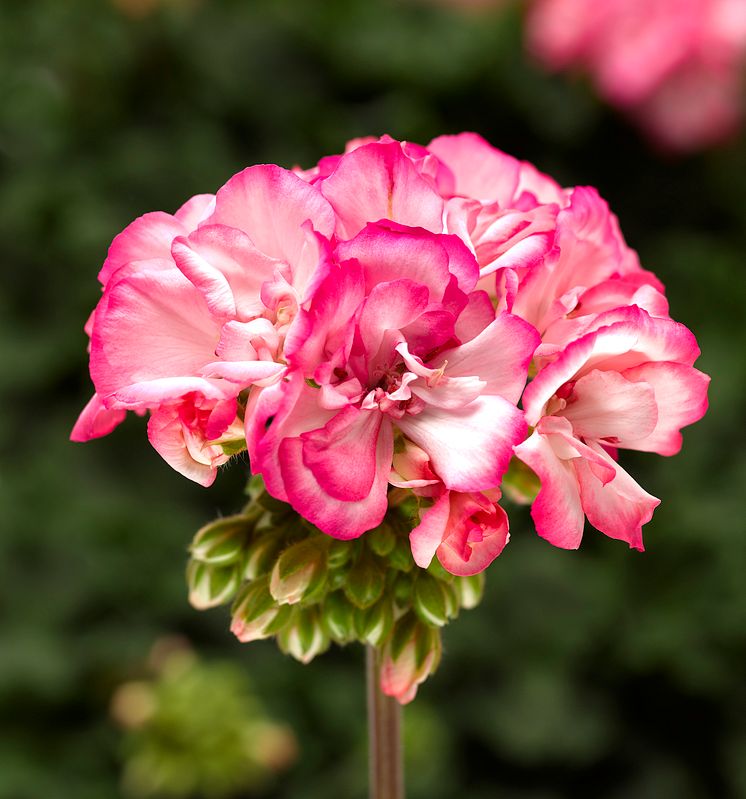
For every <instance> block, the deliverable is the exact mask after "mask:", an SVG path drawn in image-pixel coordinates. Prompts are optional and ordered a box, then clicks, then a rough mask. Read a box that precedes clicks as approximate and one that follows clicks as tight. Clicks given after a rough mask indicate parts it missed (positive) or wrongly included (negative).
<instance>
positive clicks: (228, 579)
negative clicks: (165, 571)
mask: <svg viewBox="0 0 746 799" xmlns="http://www.w3.org/2000/svg"><path fill="white" fill-rule="evenodd" d="M240 583H241V575H240V573H239V570H238V569H237V568H236V564H232V565H230V566H210V565H209V564H207V563H200V562H199V561H197V560H192V561H190V562H189V565H188V566H187V585H188V586H189V603H190V604H191V606H192V607H193V608H196V609H197V610H207V608H214V607H217V606H218V605H224V604H225V603H226V602H230V600H231V599H232V597H233V595H234V594H235V593H236V591H237V590H238V586H239V585H240Z"/></svg>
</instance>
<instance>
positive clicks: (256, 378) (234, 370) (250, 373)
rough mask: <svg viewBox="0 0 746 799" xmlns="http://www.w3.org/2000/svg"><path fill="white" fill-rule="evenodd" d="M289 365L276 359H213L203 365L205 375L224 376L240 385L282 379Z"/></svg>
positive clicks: (225, 378)
mask: <svg viewBox="0 0 746 799" xmlns="http://www.w3.org/2000/svg"><path fill="white" fill-rule="evenodd" d="M286 369H287V367H286V366H285V365H284V364H282V363H275V362H274V361H213V362H212V363H208V364H205V366H203V367H202V374H203V375H204V376H205V377H213V378H218V377H219V378H223V379H224V380H229V381H230V382H231V383H235V384H236V386H238V387H245V386H249V385H251V384H252V383H259V382H264V381H267V380H271V381H272V382H273V383H274V382H275V381H276V380H279V379H280V376H281V375H282V374H283V373H284V372H285V370H286Z"/></svg>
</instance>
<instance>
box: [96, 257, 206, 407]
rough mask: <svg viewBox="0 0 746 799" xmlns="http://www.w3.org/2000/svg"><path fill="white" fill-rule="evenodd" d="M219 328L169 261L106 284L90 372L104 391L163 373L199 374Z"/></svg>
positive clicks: (98, 316) (104, 392) (100, 306)
mask: <svg viewBox="0 0 746 799" xmlns="http://www.w3.org/2000/svg"><path fill="white" fill-rule="evenodd" d="M219 331H220V328H219V326H218V324H217V323H216V321H215V319H214V317H213V316H212V314H211V313H210V311H209V310H208V308H207V305H206V303H205V301H204V298H203V297H202V295H201V294H200V292H199V291H198V290H197V289H196V288H195V287H194V286H193V285H192V284H191V283H190V282H189V281H188V280H187V279H186V278H185V277H184V275H182V274H181V272H180V271H179V270H178V269H176V267H173V268H172V269H168V270H167V269H161V270H158V271H155V272H137V273H133V274H131V275H129V276H128V277H127V278H124V279H122V280H119V281H118V282H116V283H115V284H113V285H110V286H109V287H108V288H107V289H106V290H105V292H104V295H103V297H102V298H101V301H100V303H99V306H98V308H97V310H96V323H95V325H94V329H93V337H92V339H91V376H92V378H93V382H94V385H95V386H96V391H97V392H98V393H99V394H101V395H102V396H106V395H108V394H112V393H113V392H115V391H117V390H119V389H121V388H123V387H125V386H128V385H131V384H133V383H142V382H146V381H150V380H156V379H158V378H162V377H182V376H189V375H198V374H199V373H200V368H201V367H202V366H203V365H204V364H205V363H209V362H210V361H212V360H214V358H215V355H214V352H215V347H216V345H217V343H218V340H219V337H220V335H219Z"/></svg>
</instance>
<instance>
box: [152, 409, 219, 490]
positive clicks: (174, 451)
mask: <svg viewBox="0 0 746 799" xmlns="http://www.w3.org/2000/svg"><path fill="white" fill-rule="evenodd" d="M148 439H149V440H150V443H151V444H152V446H153V449H155V450H156V452H157V453H158V454H159V455H160V456H161V457H162V458H163V460H164V461H166V463H167V464H168V465H169V466H170V467H171V468H172V469H174V470H176V471H177V472H178V473H179V474H183V475H184V477H188V478H189V479H190V480H194V482H195V483H199V484H200V485H202V486H205V487H207V486H210V485H212V484H213V483H214V482H215V477H216V476H217V473H218V470H217V467H218V466H219V465H220V464H222V463H225V462H226V461H227V460H228V458H227V457H226V456H225V455H223V454H222V451H221V450H220V448H219V447H217V446H210V445H207V444H206V443H205V441H204V439H202V440H200V437H199V436H198V435H195V433H194V432H193V431H190V430H189V429H188V427H187V425H185V424H184V423H183V422H182V420H181V418H180V415H179V408H178V406H175V405H170V406H164V407H163V408H159V409H158V410H156V411H153V413H152V415H151V417H150V419H149V420H148Z"/></svg>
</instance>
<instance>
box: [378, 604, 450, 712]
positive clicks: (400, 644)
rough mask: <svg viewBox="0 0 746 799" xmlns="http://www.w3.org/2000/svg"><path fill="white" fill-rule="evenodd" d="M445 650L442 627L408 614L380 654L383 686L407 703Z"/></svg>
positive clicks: (431, 671)
mask: <svg viewBox="0 0 746 799" xmlns="http://www.w3.org/2000/svg"><path fill="white" fill-rule="evenodd" d="M441 652H442V644H441V640H440V631H439V630H435V629H433V628H432V627H428V626H427V625H425V624H423V623H422V622H420V621H418V620H417V619H416V618H415V617H414V615H413V614H412V613H408V614H406V616H404V617H402V618H401V619H400V620H399V621H398V622H397V623H396V625H395V627H394V632H393V633H392V635H391V637H390V638H389V640H388V641H387V643H386V645H385V647H384V649H383V652H382V654H381V690H382V691H383V693H384V694H386V695H387V696H393V697H394V698H395V699H396V700H397V701H398V702H399V703H400V704H402V705H406V704H407V703H408V702H411V701H412V700H413V699H414V697H415V695H416V694H417V687H418V686H419V685H420V684H421V683H423V682H424V681H425V680H426V679H427V678H428V677H429V676H430V675H431V674H432V673H433V672H434V671H435V669H436V668H437V667H438V663H439V662H440V656H441Z"/></svg>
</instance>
